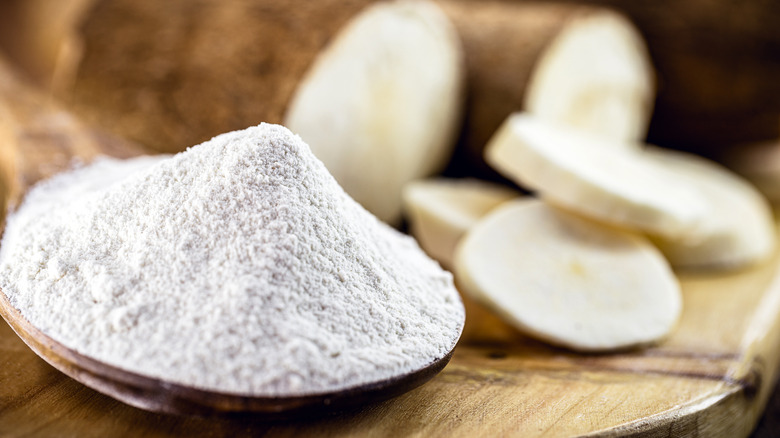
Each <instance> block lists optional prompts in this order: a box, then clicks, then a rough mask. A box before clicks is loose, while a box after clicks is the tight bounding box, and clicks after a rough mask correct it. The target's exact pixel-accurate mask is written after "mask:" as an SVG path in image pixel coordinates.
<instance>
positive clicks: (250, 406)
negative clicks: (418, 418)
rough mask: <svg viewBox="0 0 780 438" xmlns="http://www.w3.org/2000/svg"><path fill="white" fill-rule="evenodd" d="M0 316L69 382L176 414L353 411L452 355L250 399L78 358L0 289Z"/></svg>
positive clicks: (434, 370) (424, 375)
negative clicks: (347, 383) (316, 389)
mask: <svg viewBox="0 0 780 438" xmlns="http://www.w3.org/2000/svg"><path fill="white" fill-rule="evenodd" d="M0 315H2V316H3V318H4V319H5V320H6V322H8V325H10V326H11V328H12V329H13V331H14V332H16V334H17V335H18V336H19V337H20V338H21V339H22V341H24V343H25V344H27V346H29V347H30V348H31V349H32V350H33V351H34V352H35V353H36V354H37V355H38V356H40V357H41V358H42V359H43V360H45V361H46V362H48V363H49V364H51V365H52V366H53V367H54V368H56V369H58V370H59V371H61V372H63V373H65V374H66V375H68V376H70V377H71V378H73V379H75V380H77V381H79V382H81V383H83V384H84V385H86V386H89V387H90V388H93V389H95V390H96V391H98V392H101V393H103V394H106V395H108V396H110V397H113V398H115V399H117V400H119V401H122V402H124V403H127V404H129V405H131V406H135V407H137V408H141V409H145V410H149V411H154V412H165V413H170V414H178V415H229V414H237V413H252V414H256V416H257V417H262V418H264V419H269V420H275V419H289V418H296V417H301V416H303V415H311V414H317V413H326V412H332V411H337V410H342V409H348V408H354V407H357V406H360V405H363V404H368V403H375V402H379V401H383V400H387V399H390V398H393V397H396V396H398V395H401V394H403V393H405V392H407V391H410V390H412V389H414V388H416V387H418V386H420V385H422V384H423V383H425V382H427V381H428V380H430V379H432V378H433V377H434V376H435V375H436V374H438V373H439V372H440V371H441V370H442V369H444V367H445V366H446V365H447V363H448V362H449V361H450V359H451V358H452V354H453V351H454V348H453V350H450V352H449V353H447V354H446V355H445V356H444V357H442V358H439V359H436V360H434V361H433V362H432V363H430V364H429V365H427V366H425V367H424V368H422V369H420V370H418V371H415V372H413V373H409V374H404V375H402V376H398V377H394V378H390V379H386V380H382V381H378V382H374V383H370V384H366V385H361V386H356V387H352V388H347V389H343V390H339V391H335V392H329V393H321V394H312V395H304V396H295V397H252V396H246V395H236V394H229V393H219V392H213V391H208V390H203V389H198V388H193V387H189V386H184V385H180V384H175V383H170V382H165V381H163V380H160V379H156V378H153V377H147V376H144V375H141V374H136V373H133V372H130V371H126V370H124V369H121V368H117V367H115V366H113V365H109V364H106V363H103V362H101V361H98V360H95V359H92V358H90V357H88V356H85V355H82V354H80V353H78V352H76V351H75V350H72V349H70V348H68V347H65V346H64V345H62V344H60V343H59V342H57V341H55V340H53V339H52V338H50V337H49V336H47V335H46V334H44V333H43V332H41V331H40V330H38V329H37V328H36V327H34V326H33V325H32V324H31V323H30V322H29V321H27V319H26V318H24V316H22V314H21V312H19V310H18V309H17V308H15V307H14V306H13V305H11V302H10V301H9V300H8V297H7V296H6V295H5V293H3V292H2V290H0Z"/></svg>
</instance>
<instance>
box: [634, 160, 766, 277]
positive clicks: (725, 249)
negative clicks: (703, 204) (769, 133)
mask: <svg viewBox="0 0 780 438" xmlns="http://www.w3.org/2000/svg"><path fill="white" fill-rule="evenodd" d="M644 154H645V155H646V157H647V158H648V159H649V160H653V161H655V162H657V163H658V164H660V165H662V166H664V167H665V168H666V169H668V170H670V171H673V172H675V173H677V174H679V175H680V177H681V178H684V182H685V183H686V184H690V185H691V186H695V187H697V188H698V189H699V192H700V193H701V195H702V196H704V197H705V198H706V199H707V200H708V201H709V204H710V207H711V209H712V212H711V213H710V214H709V215H707V220H706V221H705V222H703V223H702V224H701V225H700V228H699V230H700V233H699V235H700V240H699V241H696V242H687V241H678V240H670V239H663V238H654V239H653V240H654V241H655V243H656V245H657V246H658V247H659V248H660V249H661V251H662V252H663V253H664V255H665V256H666V258H667V259H668V260H669V262H670V263H671V264H672V266H675V267H679V268H739V267H742V266H745V265H748V264H752V263H755V262H758V261H761V260H764V259H765V258H767V257H768V256H769V255H770V254H771V253H772V250H773V249H774V246H775V226H774V220H773V219H772V210H771V207H770V206H769V203H768V202H767V201H766V199H765V198H764V197H763V196H762V195H761V193H759V192H758V190H756V188H754V187H753V186H752V185H750V183H748V182H747V181H745V180H743V179H742V178H740V177H739V176H737V175H736V174H734V173H732V172H731V171H729V170H728V169H726V168H724V167H721V166H720V165H718V164H716V163H714V162H711V161H709V160H706V159H704V158H702V157H698V156H695V155H692V154H686V153H683V152H677V151H672V150H667V149H661V148H657V147H651V148H647V149H646V150H645V152H644Z"/></svg>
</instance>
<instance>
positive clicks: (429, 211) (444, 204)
mask: <svg viewBox="0 0 780 438" xmlns="http://www.w3.org/2000/svg"><path fill="white" fill-rule="evenodd" d="M518 196H520V194H519V193H518V192H516V191H514V190H512V189H510V188H507V187H504V186H501V185H498V184H494V183H489V182H486V181H480V180H476V179H445V178H436V179H428V180H421V181H413V182H411V183H409V184H407V185H406V186H405V187H404V192H403V199H404V210H405V211H406V217H407V219H408V221H409V228H410V231H411V233H412V235H413V236H414V237H415V238H416V239H417V241H418V242H419V243H420V246H421V247H422V249H424V250H425V252H427V253H428V255H430V256H431V257H433V258H434V259H436V260H438V261H439V262H440V263H441V264H442V266H444V267H446V268H452V266H453V257H454V255H455V246H456V245H457V243H458V241H459V240H460V238H461V237H462V236H463V234H464V233H466V231H467V230H468V229H469V228H471V227H472V226H473V225H474V224H476V223H477V222H478V221H479V219H480V218H482V217H483V216H484V215H485V214H487V213H488V212H489V211H491V210H493V209H494V208H496V207H498V206H499V205H501V204H502V203H504V202H506V201H508V200H510V199H514V198H516V197H518Z"/></svg>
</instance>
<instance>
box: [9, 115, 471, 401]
mask: <svg viewBox="0 0 780 438" xmlns="http://www.w3.org/2000/svg"><path fill="white" fill-rule="evenodd" d="M376 196H382V193H377V194H376ZM0 248H2V249H1V250H0V287H2V290H3V292H5V294H6V295H7V296H8V298H9V299H10V301H11V303H12V304H13V305H14V306H15V307H17V308H18V309H19V310H20V311H21V313H22V314H23V315H24V316H25V317H26V318H27V319H28V320H29V321H30V322H31V323H32V324H33V325H35V326H36V327H38V328H39V329H41V330H42V331H43V332H44V333H46V334H47V335H49V336H50V337H52V338H54V339H55V340H56V341H59V342H61V343H62V344H64V345H66V346H67V347H69V348H72V349H75V350H77V351H78V352H80V353H82V354H85V355H88V356H91V357H94V358H96V359H98V360H101V361H104V362H106V363H109V364H112V365H115V366H118V367H120V368H124V369H126V370H129V371H133V372H137V373H141V374H144V375H148V376H151V377H156V378H161V379H165V380H168V381H171V382H176V383H179V384H183V385H190V386H194V387H199V388H203V389H210V390H216V391H220V392H229V393H238V394H245V395H255V396H280V395H303V394H315V393H323V392H330V391H337V390H340V389H344V388H348V387H353V386H357V385H361V384H366V383H371V382H377V381H381V380H384V379H388V378H391V377H395V376H398V375H400V374H404V373H407V372H411V371H414V370H417V369H420V368H422V367H424V366H426V365H427V364H429V363H431V362H432V361H434V360H436V359H438V358H441V357H443V356H444V355H445V354H447V353H448V352H449V351H450V350H451V349H452V348H453V347H454V345H455V342H456V341H457V339H458V337H459V335H460V332H461V329H462V325H463V320H464V310H463V305H462V303H461V302H460V299H459V297H458V295H457V292H456V290H455V289H454V287H453V283H452V278H451V275H450V274H449V273H447V272H445V271H443V270H442V269H441V268H440V267H439V266H438V265H437V264H436V263H435V262H433V261H432V260H430V259H429V258H428V257H427V256H425V255H424V254H423V253H422V251H421V250H420V249H419V247H418V246H417V244H416V243H415V242H414V240H413V239H411V238H409V237H406V236H404V235H402V234H400V233H398V232H396V231H395V230H393V229H391V228H390V227H388V226H386V225H384V224H383V223H381V222H380V221H378V220H377V219H376V218H374V217H373V216H371V215H370V214H369V213H367V212H366V211H365V210H364V209H363V208H362V207H360V206H359V205H358V204H357V203H355V202H354V201H353V200H352V199H351V198H349V197H348V196H347V195H346V194H345V193H344V192H343V190H342V189H341V188H340V187H339V186H338V184H337V183H336V182H335V180H334V179H333V178H332V177H331V176H330V174H329V173H328V172H327V171H326V170H325V168H324V166H323V165H322V163H321V162H319V161H318V160H317V159H316V158H314V156H313V155H312V154H311V152H310V151H309V148H308V146H306V145H305V144H304V143H303V142H302V141H301V140H300V139H299V138H298V137H297V136H294V135H292V134H291V133H290V132H289V131H288V130H286V129H285V128H283V127H280V126H275V125H267V124H263V125H260V126H257V127H254V128H250V129H247V130H244V131H237V132H232V133H228V134H224V135H220V136H218V137H215V138H214V139H212V140H211V141H208V142H206V143H203V144H201V145H199V146H195V147H193V148H190V149H189V150H188V151H186V152H183V153H181V154H178V155H176V156H174V157H172V158H149V157H147V158H139V159H135V160H129V161H118V160H111V159H104V160H102V161H98V162H96V163H94V164H92V165H90V166H88V167H85V168H82V169H79V170H75V171H72V172H70V173H68V174H63V175H60V176H58V177H55V178H54V179H53V180H50V181H48V182H46V183H43V184H41V185H39V186H37V187H36V188H35V189H33V190H32V191H31V192H30V194H29V196H28V197H27V199H26V200H25V202H24V204H23V205H22V206H21V208H20V209H19V211H18V212H16V213H15V214H14V215H12V216H11V217H9V220H8V226H7V229H6V233H5V236H4V238H3V242H2V246H1V247H0Z"/></svg>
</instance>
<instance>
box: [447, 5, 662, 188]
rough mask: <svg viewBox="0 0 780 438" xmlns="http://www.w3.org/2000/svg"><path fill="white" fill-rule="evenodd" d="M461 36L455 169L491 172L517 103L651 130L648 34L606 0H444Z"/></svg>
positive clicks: (613, 130) (617, 128)
mask: <svg viewBox="0 0 780 438" xmlns="http://www.w3.org/2000/svg"><path fill="white" fill-rule="evenodd" d="M439 4H440V5H441V6H442V8H443V9H444V11H445V12H446V13H447V15H448V16H449V17H450V19H451V20H452V21H453V23H454V24H455V27H456V29H457V30H458V34H459V35H460V37H461V40H462V41H463V47H464V51H465V58H466V64H467V74H468V76H467V86H468V89H467V95H468V98H469V101H468V106H467V109H466V119H465V125H464V128H463V134H462V135H463V141H462V143H461V145H460V147H459V149H458V151H457V152H456V156H455V163H453V166H454V168H455V169H456V173H470V174H476V175H480V176H492V173H493V172H492V170H491V169H490V168H489V167H488V166H487V165H486V164H485V163H484V161H483V151H484V148H485V145H486V143H487V141H488V140H489V139H490V137H491V136H492V135H493V133H494V132H495V131H496V129H498V127H499V126H500V125H501V123H502V122H503V121H504V120H505V119H506V117H507V116H509V115H510V114H511V113H513V112H516V111H519V110H522V109H526V110H527V111H529V112H532V113H534V114H537V115H539V116H540V117H542V118H544V119H546V120H552V121H556V122H561V123H565V124H569V125H571V126H575V127H578V128H580V129H583V130H586V131H589V132H593V133H594V134H598V135H604V136H607V137H612V138H617V139H620V140H627V141H638V140H641V139H643V138H644V137H645V135H646V132H647V125H648V123H649V121H650V114H651V111H652V107H653V99H654V92H655V86H654V77H653V72H652V67H651V65H650V60H649V58H648V56H647V51H646V48H645V47H644V43H643V42H642V39H641V37H640V36H639V34H638V33H637V32H636V30H635V29H634V28H633V26H632V25H631V23H630V22H629V21H628V20H626V19H625V18H624V17H623V16H621V15H620V14H617V13H614V12H612V11H609V10H606V9H600V8H591V7H577V6H572V5H561V4H549V3H544V4H536V3H530V4H529V3H506V2H499V1H487V2H477V1H457V0H453V1H440V2H439Z"/></svg>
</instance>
